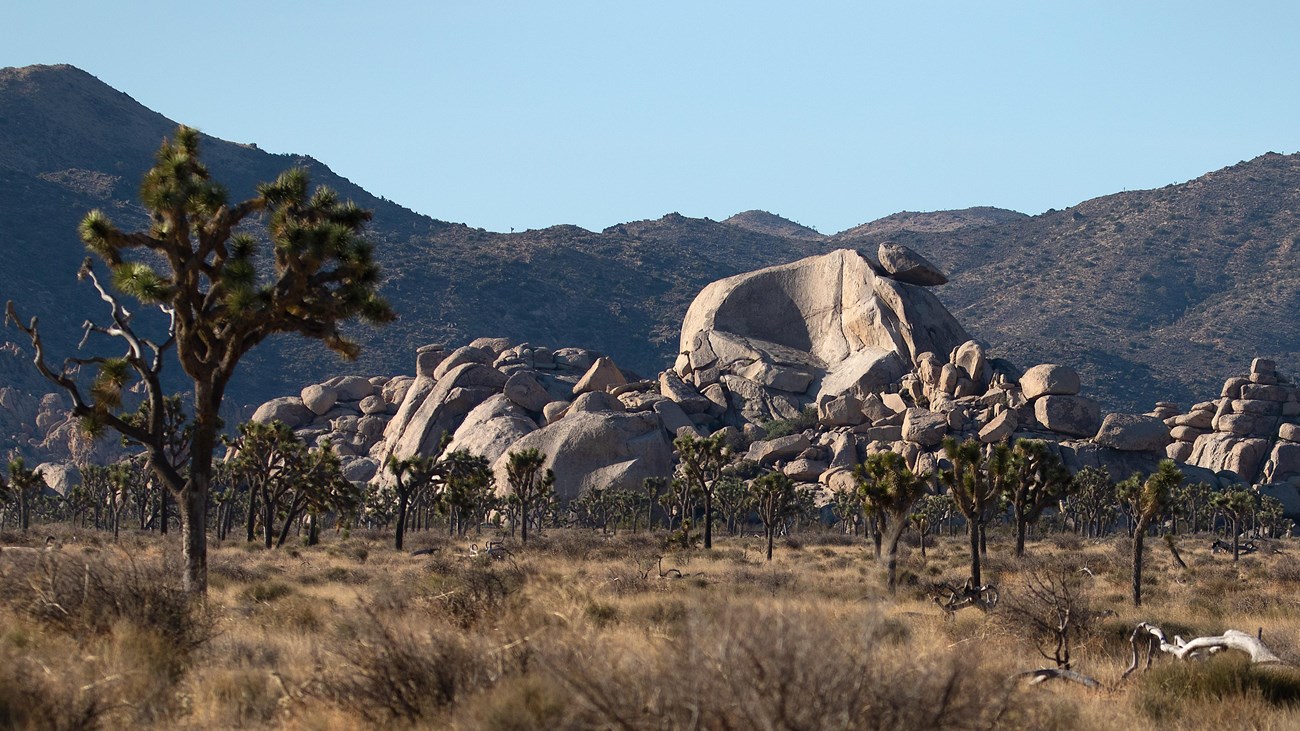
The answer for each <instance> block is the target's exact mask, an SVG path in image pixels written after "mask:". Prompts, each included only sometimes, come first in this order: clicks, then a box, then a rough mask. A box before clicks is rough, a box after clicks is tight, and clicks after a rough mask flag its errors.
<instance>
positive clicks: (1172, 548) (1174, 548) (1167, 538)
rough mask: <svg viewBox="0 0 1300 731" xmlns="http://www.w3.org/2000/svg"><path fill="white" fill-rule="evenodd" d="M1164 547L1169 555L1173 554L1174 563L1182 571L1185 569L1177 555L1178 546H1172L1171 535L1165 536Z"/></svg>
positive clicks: (1180, 557)
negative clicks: (1167, 548)
mask: <svg viewBox="0 0 1300 731" xmlns="http://www.w3.org/2000/svg"><path fill="white" fill-rule="evenodd" d="M1165 545H1166V546H1168V547H1169V553H1171V554H1173V557H1174V562H1175V563H1177V564H1178V567H1179V568H1184V569H1185V568H1187V562H1186V561H1184V560H1183V557H1182V556H1181V555H1180V554H1179V553H1178V546H1177V545H1175V544H1174V537H1173V536H1172V535H1169V534H1165ZM1229 548H1231V547H1229Z"/></svg>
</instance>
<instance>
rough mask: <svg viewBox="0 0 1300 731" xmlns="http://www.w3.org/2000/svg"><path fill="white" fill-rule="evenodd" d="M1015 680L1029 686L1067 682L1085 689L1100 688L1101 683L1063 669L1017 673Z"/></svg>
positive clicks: (1044, 669)
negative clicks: (1055, 681)
mask: <svg viewBox="0 0 1300 731" xmlns="http://www.w3.org/2000/svg"><path fill="white" fill-rule="evenodd" d="M1015 677H1016V678H1018V679H1021V680H1024V681H1026V682H1028V683H1029V684H1030V685H1039V684H1041V683H1045V682H1047V681H1049V680H1068V681H1070V682H1072V683H1078V684H1080V685H1083V686H1084V687H1087V688H1100V687H1101V683H1100V682H1098V681H1097V679H1096V678H1090V677H1088V676H1087V675H1084V674H1083V673H1076V672H1075V671H1073V670H1067V669H1065V668H1040V669H1038V670H1026V671H1025V672H1023V673H1018V674H1017V675H1016V676H1015Z"/></svg>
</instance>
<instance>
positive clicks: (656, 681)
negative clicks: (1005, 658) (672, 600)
mask: <svg viewBox="0 0 1300 731" xmlns="http://www.w3.org/2000/svg"><path fill="white" fill-rule="evenodd" d="M825 621H826V618H825V617H820V616H817V615H815V614H810V613H808V612H795V611H789V612H782V611H775V610H771V609H762V608H757V607H747V606H732V607H729V608H727V609H725V610H723V611H721V612H719V613H717V614H716V615H714V614H712V613H711V614H710V615H709V616H707V617H706V616H704V615H692V616H691V617H690V619H689V620H688V621H687V623H686V626H685V628H684V631H683V633H682V635H681V636H680V637H678V638H676V639H675V640H674V641H671V642H662V643H658V644H655V645H654V646H653V647H651V648H649V649H640V650H639V651H636V652H627V651H621V650H620V648H619V647H618V646H617V645H616V644H615V643H614V642H613V641H612V640H609V639H607V638H601V637H598V638H596V639H595V640H594V641H593V642H588V643H584V646H583V647H575V646H573V644H572V643H568V644H557V645H554V646H550V647H548V648H547V649H546V650H544V651H543V652H542V653H541V657H540V660H541V662H542V663H543V665H544V666H545V667H546V669H547V670H548V671H549V673H550V675H551V677H552V678H553V679H554V681H555V682H556V683H558V684H559V685H561V686H563V687H564V688H565V689H566V690H568V691H569V692H570V693H571V700H570V706H569V708H568V709H567V711H568V713H569V714H570V716H569V718H568V719H566V723H565V724H557V725H561V726H568V727H581V728H606V727H617V728H625V729H659V728H683V727H696V728H865V729H918V728H925V729H968V728H969V729H975V728H980V729H985V728H1019V727H1022V724H1025V723H1026V722H1027V720H1028V718H1027V717H1028V716H1029V715H1031V714H1032V713H1034V712H1035V711H1036V708H1037V706H1036V704H1035V702H1034V700H1033V698H1032V697H1029V696H1023V695H1019V694H1018V693H1017V691H1016V689H1015V688H1014V686H1013V685H1011V684H1010V683H1009V682H1008V681H1007V680H1006V677H1005V676H1004V675H1001V674H998V673H989V672H983V671H981V670H980V669H979V666H978V662H979V659H978V658H977V657H976V655H977V653H972V652H969V651H964V652H961V653H938V654H920V653H917V652H915V651H909V650H907V649H906V648H903V647H899V646H898V642H900V640H899V634H898V632H899V629H898V627H896V626H892V625H891V626H888V627H882V626H880V625H870V624H869V625H868V626H866V627H863V628H861V629H860V631H855V632H851V633H847V634H841V633H834V632H828V631H827V630H826V627H825V626H824V622H825ZM593 645H594V646H593ZM1029 725H1033V726H1035V727H1040V726H1041V724H1038V723H1031V724H1029Z"/></svg>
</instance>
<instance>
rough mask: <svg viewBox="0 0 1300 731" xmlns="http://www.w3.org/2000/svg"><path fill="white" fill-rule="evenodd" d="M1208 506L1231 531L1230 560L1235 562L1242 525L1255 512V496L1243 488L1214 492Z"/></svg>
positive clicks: (1238, 555) (1238, 553) (1239, 544)
mask: <svg viewBox="0 0 1300 731" xmlns="http://www.w3.org/2000/svg"><path fill="white" fill-rule="evenodd" d="M1210 506H1211V507H1213V508H1214V509H1215V510H1217V511H1218V512H1219V515H1222V516H1223V519H1224V521H1226V522H1227V523H1228V526H1229V527H1230V528H1231V530H1232V560H1233V561H1236V560H1238V558H1240V556H1241V529H1242V524H1243V523H1245V521H1246V519H1247V518H1248V517H1250V514H1251V513H1253V512H1254V511H1255V494H1254V493H1252V492H1251V491H1250V490H1247V489H1244V488H1237V489H1235V490H1224V491H1223V492H1216V493H1214V495H1213V496H1211V497H1210Z"/></svg>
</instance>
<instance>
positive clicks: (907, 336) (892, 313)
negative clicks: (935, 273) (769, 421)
mask: <svg viewBox="0 0 1300 731" xmlns="http://www.w3.org/2000/svg"><path fill="white" fill-rule="evenodd" d="M967 340H969V337H968V336H967V334H966V332H965V330H963V329H962V327H961V325H960V324H958V323H957V321H956V320H955V319H954V318H953V317H952V315H951V314H950V313H949V312H948V310H947V309H946V308H944V306H943V305H942V304H941V303H940V302H939V300H938V299H936V298H935V297H934V295H932V294H931V293H930V292H928V291H927V290H925V289H923V288H921V287H917V286H914V285H911V284H906V283H904V282H900V281H896V280H894V279H890V278H888V277H886V276H883V275H882V274H879V273H877V271H876V270H875V268H874V267H873V265H872V264H871V263H870V262H868V261H867V260H866V258H864V257H863V256H862V255H861V254H859V253H858V252H856V251H852V250H849V249H841V250H839V251H835V252H832V253H830V254H825V255H822V256H814V257H809V258H807V259H802V260H800V261H796V262H793V263H791V264H786V265H783V266H777V267H770V268H767V269H760V270H758V271H755V272H750V273H748V274H741V275H738V276H734V277H729V278H727V279H722V280H719V281H717V282H714V283H712V284H710V285H709V286H707V287H705V288H704V290H703V291H701V292H700V294H699V295H698V296H697V297H696V298H695V301H694V302H693V303H692V304H691V306H690V309H689V310H688V311H687V313H686V318H685V321H684V322H683V324H682V336H681V344H680V349H681V353H682V354H684V355H685V356H686V357H685V358H684V359H680V358H679V362H678V366H679V367H678V375H679V376H681V377H682V378H683V379H684V380H686V381H687V382H689V383H691V384H692V385H694V386H695V387H697V388H700V389H703V388H706V387H707V386H709V385H711V384H713V383H718V382H719V381H720V380H721V378H722V376H724V375H731V376H734V377H737V378H741V379H744V380H745V381H747V382H749V383H751V384H754V385H755V386H757V387H758V388H759V389H761V390H762V391H763V392H765V394H766V395H767V396H775V397H780V398H782V399H783V400H784V401H785V402H787V403H789V404H791V405H793V406H794V407H795V410H796V411H798V410H799V409H802V408H803V407H804V406H806V405H807V404H809V403H811V402H812V401H813V400H815V399H816V398H817V396H818V395H831V396H835V395H839V394H840V393H854V394H855V395H859V396H861V395H865V394H867V393H870V392H873V391H877V390H880V389H881V388H882V387H884V386H885V385H887V384H889V383H891V382H893V381H895V380H897V379H898V378H899V377H901V376H902V375H903V374H904V373H906V372H907V371H908V370H910V369H911V367H912V365H913V363H914V362H915V359H916V357H917V356H919V355H920V354H921V353H924V352H935V353H949V352H951V351H952V350H953V349H954V348H956V347H957V346H958V345H960V344H962V343H963V342H965V341H967ZM735 385H736V386H738V388H727V390H728V391H729V392H730V393H733V394H734V393H736V392H737V391H738V390H742V391H743V390H744V389H745V388H746V387H745V386H744V385H743V384H735ZM725 386H726V384H725V383H724V387H725ZM742 398H743V399H744V400H745V401H748V402H750V403H749V404H748V405H747V408H744V409H741V411H748V412H749V414H747V415H754V414H759V415H763V414H767V415H769V416H768V418H773V417H779V416H780V415H779V414H774V413H773V412H774V411H779V410H780V409H779V406H777V407H774V406H773V405H772V404H769V403H761V402H762V399H755V398H753V397H752V396H750V395H748V394H744V395H742ZM733 406H734V405H733ZM732 420H733V421H738V420H737V419H734V418H733V419H732Z"/></svg>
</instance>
